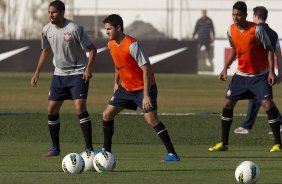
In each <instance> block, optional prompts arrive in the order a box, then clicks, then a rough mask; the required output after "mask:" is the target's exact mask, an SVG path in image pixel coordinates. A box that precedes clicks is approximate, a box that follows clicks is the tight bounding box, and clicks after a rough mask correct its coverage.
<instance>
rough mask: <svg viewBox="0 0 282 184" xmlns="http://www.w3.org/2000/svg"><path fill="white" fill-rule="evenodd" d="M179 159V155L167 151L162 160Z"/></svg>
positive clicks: (171, 160)
mask: <svg viewBox="0 0 282 184" xmlns="http://www.w3.org/2000/svg"><path fill="white" fill-rule="evenodd" d="M177 161H180V158H179V156H177V155H175V154H173V153H169V154H167V155H166V157H165V158H164V159H163V160H162V162H177Z"/></svg>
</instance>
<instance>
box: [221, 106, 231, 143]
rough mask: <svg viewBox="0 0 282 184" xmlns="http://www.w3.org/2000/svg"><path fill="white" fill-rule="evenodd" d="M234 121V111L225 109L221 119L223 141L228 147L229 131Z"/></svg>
mask: <svg viewBox="0 0 282 184" xmlns="http://www.w3.org/2000/svg"><path fill="white" fill-rule="evenodd" d="M232 120H233V109H226V108H223V110H222V117H221V141H222V143H223V144H224V145H228V140H229V131H230V127H231V124H232Z"/></svg>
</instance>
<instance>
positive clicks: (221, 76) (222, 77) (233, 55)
mask: <svg viewBox="0 0 282 184" xmlns="http://www.w3.org/2000/svg"><path fill="white" fill-rule="evenodd" d="M235 58H236V52H235V49H234V48H231V52H230V54H229V56H228V59H227V62H226V63H225V65H224V68H223V70H222V71H221V72H220V74H219V79H220V80H222V81H226V80H227V70H228V68H229V66H230V65H231V64H232V62H233V61H234V60H235Z"/></svg>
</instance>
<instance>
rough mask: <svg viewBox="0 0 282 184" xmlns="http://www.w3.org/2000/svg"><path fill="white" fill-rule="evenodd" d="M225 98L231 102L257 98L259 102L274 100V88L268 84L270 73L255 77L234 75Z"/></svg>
mask: <svg viewBox="0 0 282 184" xmlns="http://www.w3.org/2000/svg"><path fill="white" fill-rule="evenodd" d="M225 98H227V99H229V100H243V99H253V98H256V99H258V100H259V101H261V100H266V99H272V98H273V94H272V86H270V85H269V83H268V73H266V74H262V75H259V76H254V77H246V76H241V75H237V74H234V76H233V77H232V80H231V82H230V84H229V87H228V90H227V92H226V96H225Z"/></svg>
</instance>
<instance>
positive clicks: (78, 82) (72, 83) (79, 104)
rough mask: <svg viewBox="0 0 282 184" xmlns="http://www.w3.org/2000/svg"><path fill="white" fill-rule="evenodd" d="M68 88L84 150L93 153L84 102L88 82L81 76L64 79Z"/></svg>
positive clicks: (89, 124)
mask: <svg viewBox="0 0 282 184" xmlns="http://www.w3.org/2000/svg"><path fill="white" fill-rule="evenodd" d="M65 82H66V83H67V85H68V87H69V92H70V97H69V98H71V99H73V103H74V107H75V112H76V115H77V116H78V119H79V123H80V128H81V131H82V134H83V137H84V141H85V150H87V151H94V150H93V146H92V122H91V118H90V116H89V114H88V111H87V107H86V102H87V96H88V89H89V81H85V80H84V79H82V74H79V75H72V76H68V77H67V78H65Z"/></svg>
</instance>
